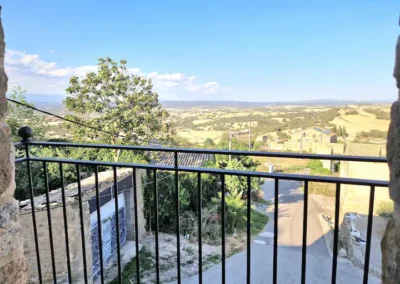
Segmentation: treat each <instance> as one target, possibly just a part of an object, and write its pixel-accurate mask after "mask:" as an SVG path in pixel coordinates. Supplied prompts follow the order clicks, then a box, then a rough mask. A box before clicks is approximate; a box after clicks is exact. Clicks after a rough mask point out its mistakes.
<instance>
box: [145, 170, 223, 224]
mask: <svg viewBox="0 0 400 284" xmlns="http://www.w3.org/2000/svg"><path fill="white" fill-rule="evenodd" d="M153 180H154V177H153V173H151V174H149V175H148V176H147V177H146V179H145V181H144V190H143V201H144V208H143V211H144V214H145V218H146V219H147V226H148V229H153V228H155V218H154V216H155V200H154V188H153V186H154V182H153ZM201 182H202V184H201V185H202V203H203V206H206V205H207V204H208V203H210V202H211V199H212V198H213V197H216V196H218V195H217V193H218V190H219V188H220V185H219V178H217V177H216V176H213V175H207V174H203V175H202V179H201ZM157 187H158V221H159V229H160V230H161V231H163V232H175V229H176V221H177V218H176V190H175V174H173V173H170V172H158V173H157ZM198 203H199V198H198V192H197V174H193V173H190V174H189V173H180V174H179V205H180V212H181V215H182V216H183V214H185V213H186V212H190V213H193V214H196V212H197V208H198Z"/></svg>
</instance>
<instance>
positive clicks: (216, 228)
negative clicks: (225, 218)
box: [180, 206, 221, 244]
mask: <svg viewBox="0 0 400 284" xmlns="http://www.w3.org/2000/svg"><path fill="white" fill-rule="evenodd" d="M198 218H199V216H198V215H196V214H194V213H192V212H190V211H187V212H185V213H184V214H182V216H181V219H180V220H181V233H182V234H184V235H186V234H188V235H189V237H190V238H191V239H197V238H198V237H199V227H198V226H199V219H198ZM201 236H202V240H203V242H206V243H210V244H215V243H217V242H219V241H220V240H221V224H220V218H219V213H218V208H217V207H215V206H210V207H206V208H203V209H202V210H201Z"/></svg>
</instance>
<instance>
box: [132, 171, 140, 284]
mask: <svg viewBox="0 0 400 284" xmlns="http://www.w3.org/2000/svg"><path fill="white" fill-rule="evenodd" d="M132 174H133V177H132V178H133V202H134V205H135V242H136V244H135V245H136V283H137V284H139V283H140V264H139V225H138V209H137V204H138V202H137V188H136V168H134V169H133V173H132Z"/></svg>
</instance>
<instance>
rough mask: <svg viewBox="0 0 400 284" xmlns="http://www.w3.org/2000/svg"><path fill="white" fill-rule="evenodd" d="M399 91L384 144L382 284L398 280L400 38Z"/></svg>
mask: <svg viewBox="0 0 400 284" xmlns="http://www.w3.org/2000/svg"><path fill="white" fill-rule="evenodd" d="M393 75H394V77H395V79H396V85H397V88H398V89H399V91H398V100H397V101H396V102H395V103H393V105H392V110H391V121H390V126H389V133H388V140H387V159H388V163H389V170H390V181H389V194H390V198H391V199H392V200H393V202H394V212H393V216H392V218H391V219H390V220H389V222H388V224H387V226H386V230H385V234H384V236H383V238H382V242H381V248H382V283H383V284H395V283H399V281H400V280H399V279H400V233H399V232H400V36H399V37H398V39H397V45H396V63H395V67H394V73H393Z"/></svg>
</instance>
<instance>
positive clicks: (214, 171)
mask: <svg viewBox="0 0 400 284" xmlns="http://www.w3.org/2000/svg"><path fill="white" fill-rule="evenodd" d="M18 161H19V162H22V161H37V162H48V163H65V164H81V165H92V166H110V167H113V166H114V167H126V168H138V169H156V170H165V171H173V170H176V169H178V170H179V171H181V172H197V173H198V172H200V173H208V174H224V175H237V176H250V177H260V178H271V179H280V180H295V181H309V182H322V183H340V184H349V185H364V186H377V187H388V186H389V183H388V181H380V180H368V179H356V178H340V177H328V176H312V175H301V174H281V173H265V172H253V171H240V170H226V169H216V168H195V167H177V168H176V167H174V166H162V165H153V164H137V163H120V162H103V161H86V160H73V159H59V158H41V157H31V158H23V159H19V160H18Z"/></svg>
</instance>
